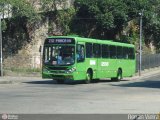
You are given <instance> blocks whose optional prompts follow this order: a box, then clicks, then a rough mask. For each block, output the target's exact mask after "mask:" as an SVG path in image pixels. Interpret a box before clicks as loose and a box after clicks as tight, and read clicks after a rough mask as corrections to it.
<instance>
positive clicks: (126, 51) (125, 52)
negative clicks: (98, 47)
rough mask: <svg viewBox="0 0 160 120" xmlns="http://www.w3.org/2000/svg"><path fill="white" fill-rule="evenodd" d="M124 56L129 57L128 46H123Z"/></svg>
mask: <svg viewBox="0 0 160 120" xmlns="http://www.w3.org/2000/svg"><path fill="white" fill-rule="evenodd" d="M123 58H124V59H128V48H127V47H124V48H123Z"/></svg>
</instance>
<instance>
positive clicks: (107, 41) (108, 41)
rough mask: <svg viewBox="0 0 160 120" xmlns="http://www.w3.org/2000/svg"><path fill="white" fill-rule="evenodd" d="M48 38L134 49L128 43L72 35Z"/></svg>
mask: <svg viewBox="0 0 160 120" xmlns="http://www.w3.org/2000/svg"><path fill="white" fill-rule="evenodd" d="M48 38H74V39H75V40H76V42H91V43H99V44H109V45H116V46H125V47H134V45H133V44H129V43H121V42H114V41H113V40H100V39H93V38H84V37H78V36H72V35H71V36H49V37H48Z"/></svg>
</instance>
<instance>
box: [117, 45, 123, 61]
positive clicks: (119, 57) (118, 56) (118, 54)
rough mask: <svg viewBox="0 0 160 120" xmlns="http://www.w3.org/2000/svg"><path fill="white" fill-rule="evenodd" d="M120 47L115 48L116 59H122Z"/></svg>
mask: <svg viewBox="0 0 160 120" xmlns="http://www.w3.org/2000/svg"><path fill="white" fill-rule="evenodd" d="M122 49H123V48H122V47H121V46H117V58H118V59H121V58H123V51H122Z"/></svg>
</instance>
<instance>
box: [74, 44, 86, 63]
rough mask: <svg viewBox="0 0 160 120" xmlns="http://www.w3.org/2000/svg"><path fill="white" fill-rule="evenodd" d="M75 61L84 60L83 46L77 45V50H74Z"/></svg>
mask: <svg viewBox="0 0 160 120" xmlns="http://www.w3.org/2000/svg"><path fill="white" fill-rule="evenodd" d="M76 59H77V61H78V62H83V61H84V59H85V54H84V45H79V44H78V45H77V50H76Z"/></svg>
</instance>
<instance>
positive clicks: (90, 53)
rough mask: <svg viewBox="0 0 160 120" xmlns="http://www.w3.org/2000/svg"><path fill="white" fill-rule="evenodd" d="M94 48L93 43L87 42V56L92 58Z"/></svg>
mask: <svg viewBox="0 0 160 120" xmlns="http://www.w3.org/2000/svg"><path fill="white" fill-rule="evenodd" d="M92 55H93V48H92V44H91V43H86V58H92V57H93V56H92Z"/></svg>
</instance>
